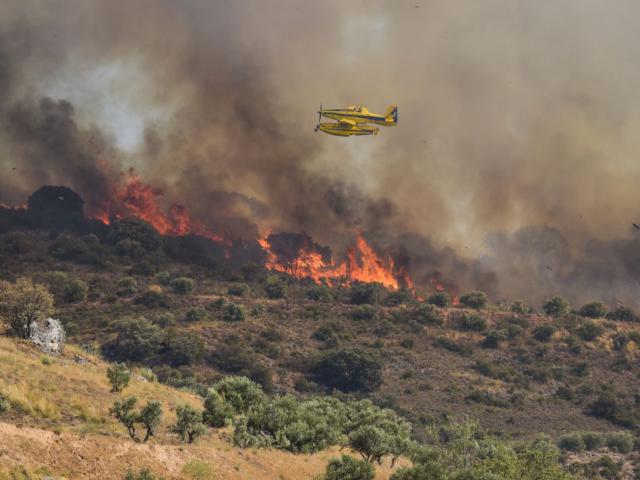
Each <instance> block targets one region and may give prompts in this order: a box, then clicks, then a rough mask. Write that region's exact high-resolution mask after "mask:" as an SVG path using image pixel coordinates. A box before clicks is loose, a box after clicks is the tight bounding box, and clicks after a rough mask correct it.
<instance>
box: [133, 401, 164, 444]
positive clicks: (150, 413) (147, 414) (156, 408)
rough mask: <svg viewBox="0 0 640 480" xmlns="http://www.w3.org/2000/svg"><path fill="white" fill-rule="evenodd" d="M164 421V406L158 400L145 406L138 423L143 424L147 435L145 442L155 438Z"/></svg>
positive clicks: (139, 415)
mask: <svg viewBox="0 0 640 480" xmlns="http://www.w3.org/2000/svg"><path fill="white" fill-rule="evenodd" d="M161 420H162V406H161V405H160V402H158V401H157V400H150V401H149V402H147V404H146V405H145V406H144V408H143V409H142V410H140V413H139V414H138V422H140V423H142V425H143V426H144V428H145V430H146V433H145V436H144V438H143V439H142V441H143V442H146V441H147V440H149V437H153V436H154V435H155V433H156V428H158V425H160V421H161Z"/></svg>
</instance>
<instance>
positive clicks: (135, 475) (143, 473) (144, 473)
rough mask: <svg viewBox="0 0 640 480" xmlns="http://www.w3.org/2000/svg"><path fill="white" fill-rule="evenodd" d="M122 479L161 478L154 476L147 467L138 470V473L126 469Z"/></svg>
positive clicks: (148, 479) (143, 479)
mask: <svg viewBox="0 0 640 480" xmlns="http://www.w3.org/2000/svg"><path fill="white" fill-rule="evenodd" d="M124 480H162V479H161V478H158V477H156V476H155V475H153V474H152V473H151V471H149V470H148V469H146V468H145V469H144V470H140V471H139V472H138V473H135V472H132V471H131V470H129V471H127V473H126V475H125V476H124Z"/></svg>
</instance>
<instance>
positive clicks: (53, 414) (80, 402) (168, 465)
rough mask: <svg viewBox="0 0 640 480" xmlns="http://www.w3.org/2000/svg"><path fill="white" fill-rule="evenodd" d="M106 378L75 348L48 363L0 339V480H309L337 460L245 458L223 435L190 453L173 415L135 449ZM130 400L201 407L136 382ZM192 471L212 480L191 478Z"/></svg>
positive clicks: (381, 473)
mask: <svg viewBox="0 0 640 480" xmlns="http://www.w3.org/2000/svg"><path fill="white" fill-rule="evenodd" d="M45 358H46V359H48V360H49V361H50V362H51V363H50V364H48V361H47V360H44V361H43V359H45ZM85 362H86V363H85ZM105 370H106V365H105V363H104V362H103V361H101V360H99V359H98V358H96V357H94V356H92V355H90V354H87V353H86V352H85V351H83V350H81V349H78V348H77V347H74V346H72V345H71V346H68V347H67V348H66V351H65V353H64V354H62V355H60V356H56V357H47V356H45V355H43V354H42V352H40V351H39V350H38V349H36V348H34V347H32V346H31V345H29V344H27V343H26V342H15V341H11V340H8V339H4V338H0V391H1V392H3V394H4V395H5V396H6V398H7V399H8V400H9V402H10V403H11V405H12V406H13V408H12V409H11V410H10V412H9V413H8V414H7V415H5V416H2V417H0V419H1V420H0V445H2V447H1V448H0V452H1V453H0V478H3V477H2V476H1V475H2V474H1V472H2V470H3V469H4V470H9V469H11V468H14V467H17V466H23V467H25V468H27V469H28V470H29V471H31V472H34V473H38V474H47V475H50V476H53V477H54V478H62V477H64V478H69V479H80V478H95V479H98V478H100V479H121V478H123V477H124V475H125V473H126V472H127V471H128V470H133V471H138V470H141V469H143V468H149V469H150V470H151V471H152V472H154V473H155V474H158V475H162V476H164V477H165V478H171V479H174V478H175V479H192V478H203V479H204V478H211V479H213V478H215V479H220V480H224V479H230V480H231V479H234V480H235V479H245V478H256V479H283V480H284V479H289V480H293V479H298V478H309V479H310V478H313V477H314V476H315V475H318V474H320V473H321V472H322V471H323V470H324V468H325V466H326V464H327V462H328V461H329V459H331V458H334V457H337V456H339V454H340V453H339V452H338V451H337V450H335V449H332V450H329V451H324V452H321V453H318V454H315V455H293V454H289V453H286V452H280V451H277V450H258V449H247V450H240V449H237V448H234V447H232V445H231V444H230V443H229V441H228V440H226V439H225V435H226V433H225V432H220V433H211V434H209V435H206V436H205V437H203V438H201V439H200V440H199V441H198V443H197V444H194V445H189V446H188V447H186V446H185V445H184V443H181V442H179V441H178V439H177V438H176V437H175V435H171V434H170V433H169V432H168V426H169V424H170V423H171V422H173V420H174V418H175V417H172V416H171V414H170V413H169V414H167V415H166V418H165V419H164V421H163V423H162V425H161V426H160V428H159V429H158V434H157V438H156V439H155V440H153V441H152V442H151V443H149V444H136V443H134V442H132V441H131V440H130V439H129V438H128V437H127V435H126V431H125V430H124V429H123V428H122V426H121V425H119V424H118V423H117V421H116V420H115V419H113V418H112V417H111V416H110V415H109V408H110V407H111V404H112V403H113V401H114V399H116V398H118V396H119V394H118V393H110V387H109V384H108V382H107V377H106V374H105ZM126 394H127V395H131V394H132V395H135V396H136V397H138V398H139V399H140V400H141V401H143V400H149V399H156V400H159V401H160V402H161V403H162V405H163V408H164V410H165V411H166V412H171V411H173V410H175V407H176V406H177V405H179V404H184V403H188V404H192V405H194V406H201V404H202V401H201V399H199V398H198V397H196V396H195V395H192V394H189V393H186V392H184V391H179V390H175V389H172V388H169V387H166V386H164V385H161V384H159V383H156V382H148V381H144V379H142V378H141V377H138V378H134V380H133V381H132V382H131V384H130V385H129V387H128V388H127V390H126ZM190 466H191V468H192V469H193V470H194V471H195V470H196V467H200V469H201V470H203V471H210V472H211V475H210V476H206V477H196V476H193V475H191V474H190V473H189V472H190ZM205 466H206V467H208V468H205ZM377 473H378V476H377V477H376V478H378V479H386V478H388V476H389V470H388V469H387V468H385V467H384V466H383V467H379V468H378V469H377ZM37 478H40V477H37Z"/></svg>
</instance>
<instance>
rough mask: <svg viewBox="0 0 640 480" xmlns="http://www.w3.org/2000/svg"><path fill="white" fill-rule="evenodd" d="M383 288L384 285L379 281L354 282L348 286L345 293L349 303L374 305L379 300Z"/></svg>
mask: <svg viewBox="0 0 640 480" xmlns="http://www.w3.org/2000/svg"><path fill="white" fill-rule="evenodd" d="M383 290H384V287H383V286H382V285H380V284H379V283H361V282H355V283H353V284H351V286H350V287H349V291H348V294H347V295H348V297H349V303H351V304H354V305H362V304H368V305H375V304H377V303H379V302H380V296H381V295H382V291H383Z"/></svg>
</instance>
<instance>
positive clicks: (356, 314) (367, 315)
mask: <svg viewBox="0 0 640 480" xmlns="http://www.w3.org/2000/svg"><path fill="white" fill-rule="evenodd" d="M377 316H378V310H377V309H376V308H375V307H374V306H373V305H366V304H365V305H358V306H357V307H356V308H354V309H353V310H351V318H353V319H354V320H373V319H375V318H376V317H377Z"/></svg>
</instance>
